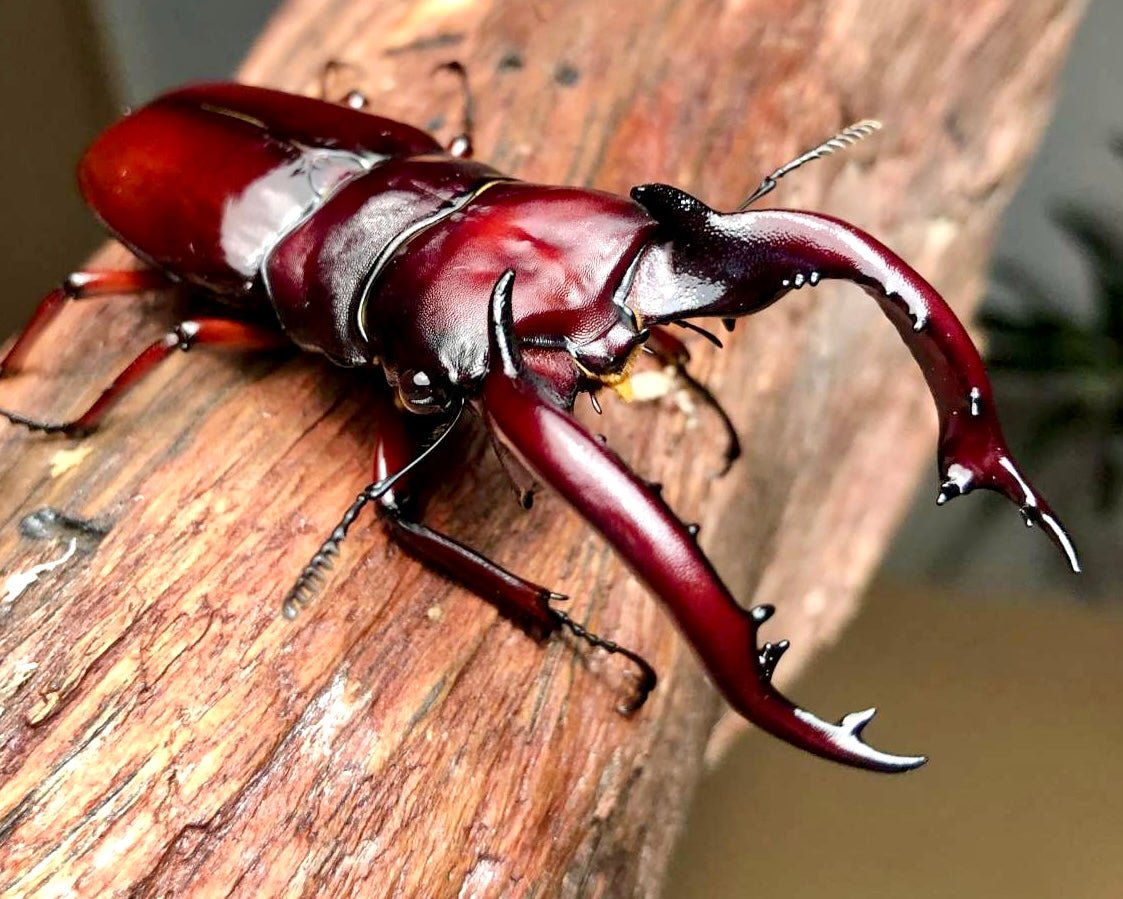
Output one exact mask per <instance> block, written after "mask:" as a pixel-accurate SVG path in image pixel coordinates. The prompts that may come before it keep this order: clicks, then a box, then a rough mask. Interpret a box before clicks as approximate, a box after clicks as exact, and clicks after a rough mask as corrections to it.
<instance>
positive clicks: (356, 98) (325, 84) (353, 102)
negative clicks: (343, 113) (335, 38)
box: [320, 59, 370, 109]
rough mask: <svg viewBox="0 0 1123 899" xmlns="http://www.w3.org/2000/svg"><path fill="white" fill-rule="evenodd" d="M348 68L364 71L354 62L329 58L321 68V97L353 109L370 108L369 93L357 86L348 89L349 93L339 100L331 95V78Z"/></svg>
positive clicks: (354, 70) (360, 73) (357, 71)
mask: <svg viewBox="0 0 1123 899" xmlns="http://www.w3.org/2000/svg"><path fill="white" fill-rule="evenodd" d="M347 69H349V70H351V71H352V72H356V73H358V74H359V75H362V73H363V70H362V67H361V66H358V65H356V64H355V63H353V62H344V61H343V60H341V59H329V60H328V61H327V62H325V63H324V67H323V68H322V69H320V99H321V100H324V101H326V102H328V103H338V104H339V105H340V106H349V107H350V108H351V109H367V108H369V107H370V100H369V98H368V97H367V95H366V94H364V93H363V92H362V91H360V90H356V89H355V88H351V89H350V90H348V91H347V93H345V94H344V95H343V96H342V97H340V98H339V99H338V100H336V99H332V97H331V96H330V94H331V89H330V80H331V78H332V76H334V75H335V74H337V73H338V72H342V71H344V70H347Z"/></svg>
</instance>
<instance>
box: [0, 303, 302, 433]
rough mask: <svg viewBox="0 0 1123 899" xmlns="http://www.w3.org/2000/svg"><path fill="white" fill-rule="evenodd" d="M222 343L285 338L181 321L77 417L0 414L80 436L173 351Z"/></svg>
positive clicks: (250, 345)
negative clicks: (50, 419) (58, 418)
mask: <svg viewBox="0 0 1123 899" xmlns="http://www.w3.org/2000/svg"><path fill="white" fill-rule="evenodd" d="M206 344H209V345H212V346H222V347H228V348H232V349H241V350H263V349H274V348H277V347H282V346H286V345H287V344H288V341H287V339H286V338H285V337H284V335H283V334H281V333H280V332H279V331H275V330H272V329H269V328H263V327H260V326H258V325H251V324H246V323H244V322H238V321H231V320H229V319H221V318H199V319H194V320H191V321H183V322H180V323H179V324H178V325H176V326H175V327H174V328H173V329H172V330H171V331H169V332H168V333H167V334H166V335H164V337H162V338H161V339H160V340H157V341H156V342H155V343H152V344H151V345H150V346H149V347H148V348H147V349H145V350H144V351H143V352H142V353H141V354H140V355H139V356H137V357H136V358H135V359H134V360H133V361H132V362H130V363H129V364H128V365H127V366H126V367H125V369H124V370H123V371H122V372H121V373H120V374H119V375H118V376H117V377H116V378H115V379H114V381H113V383H112V384H110V385H109V386H108V387H107V388H106V389H105V390H104V391H102V394H101V396H99V397H98V398H97V400H95V401H94V403H93V405H91V406H90V407H89V408H88V409H87V410H86V411H85V412H83V413H82V414H81V415H79V416H78V417H77V418H74V419H71V420H69V421H62V422H48V421H40V420H38V419H34V418H29V417H27V416H25V415H22V414H20V413H18V412H12V411H9V410H6V409H0V416H3V417H4V418H6V419H8V421H10V422H11V423H12V424H15V425H22V426H23V427H25V428H27V429H28V430H31V431H39V432H42V433H45V434H65V435H66V436H68V437H82V436H85V435H86V434H89V433H90V432H91V431H94V430H96V429H97V427H98V425H100V424H101V422H102V419H104V418H105V415H106V414H107V413H108V412H109V410H110V409H111V408H112V407H113V406H114V405H116V403H117V402H118V401H120V399H121V398H122V397H123V396H124V395H125V394H126V393H128V391H129V390H131V389H132V388H133V387H134V386H135V385H136V383H137V382H138V381H140V380H141V379H142V378H143V377H144V376H145V375H147V374H149V373H150V372H151V371H152V370H153V369H154V368H155V367H156V366H157V365H159V364H160V363H161V362H163V361H164V360H165V359H167V358H168V357H169V356H171V355H172V354H173V353H175V352H176V351H184V352H186V351H187V350H189V349H191V347H193V346H197V345H206Z"/></svg>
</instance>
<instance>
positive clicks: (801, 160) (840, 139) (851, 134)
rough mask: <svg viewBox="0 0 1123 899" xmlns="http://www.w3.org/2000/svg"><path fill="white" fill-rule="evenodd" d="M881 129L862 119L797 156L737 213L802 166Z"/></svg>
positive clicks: (764, 181) (761, 185) (755, 192)
mask: <svg viewBox="0 0 1123 899" xmlns="http://www.w3.org/2000/svg"><path fill="white" fill-rule="evenodd" d="M880 129H881V122H879V121H877V119H862V121H860V122H855V123H854V124H853V125H850V126H848V127H846V128H843V129H842V130H841V131H840V132H838V134H836V135H834V136H833V137H831V138H829V139H827V140H825V141H823V142H822V143H821V144H819V146H817V147H814V148H813V149H810V150H808V151H807V152H806V153H803V154H801V155H799V156H797V157H796V158H795V159H793V160H792V161H791V162H789V163H787V164H785V165H782V166H780V167H779V168H778V169H776V171H774V172H773V173H772V174H771V175H769V176H768V177H766V178H765V179H764V180H763V181H761V182H760V187H758V188H757V189H756V190H754V191H753V192H752V193H751V194H749V198H748V199H747V200H745V202H744V203H742V204H741V205H740V206H738V207H737V211H738V212H744V211H745V209H747V208H748V207H749V206H751V205H752V204H753V203H755V202H756V201H757V200H759V199H760V198H761V197H763V196H764V195H765V194H767V193H771V192H772V190H773V189H774V188H775V187H776V182H778V181H779V180H780V179H781V178H783V177H784V176H785V175H787V174H789V173H790V172H794V171H795V170H796V169H798V168H799V167H800V166H803V165H806V164H807V163H809V162H811V161H812V160H813V159H822V158H823V157H824V156H830V155H831V154H832V153H837V152H838V151H839V150H845V149H846V148H847V147H851V146H853V145H854V144H856V143H858V141H860V140H862V138H865V137H869V136H870V135H871V134H873V133H874V132H875V131H879V130H880Z"/></svg>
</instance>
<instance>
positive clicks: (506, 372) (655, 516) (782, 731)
mask: <svg viewBox="0 0 1123 899" xmlns="http://www.w3.org/2000/svg"><path fill="white" fill-rule="evenodd" d="M513 280H514V279H513V275H512V274H511V273H510V272H508V273H506V274H505V275H504V276H503V277H502V278H501V279H500V280H499V282H498V283H497V284H496V287H495V291H494V295H493V297H492V307H491V319H492V325H491V349H490V354H491V356H490V359H491V361H490V372H489V374H488V375H487V377H486V379H485V382H484V386H483V390H482V393H481V395H480V398H479V403H480V406H481V407H482V409H483V412H484V414H485V415H486V417H487V421H488V424H489V425H490V427H491V428H492V429H493V430H494V431H495V433H496V434H497V435H498V436H499V438H500V439H501V440H503V441H504V442H505V443H506V444H507V445H508V446H510V447H511V448H512V449H513V450H514V451H515V452H516V453H518V455H519V456H520V457H521V458H522V459H523V460H524V462H525V463H526V464H527V465H528V467H529V468H530V469H531V470H532V471H534V472H535V473H536V474H537V475H538V476H539V477H540V478H542V480H543V481H545V482H547V483H549V484H550V486H551V487H553V488H554V489H555V490H556V491H557V492H558V493H560V494H561V495H562V496H563V497H564V498H565V499H566V500H567V501H568V502H569V503H570V505H572V506H573V507H574V508H575V509H576V510H577V511H578V512H579V513H580V514H581V515H582V516H583V517H584V518H585V519H586V520H587V521H588V522H589V523H590V524H591V525H592V526H593V527H594V528H596V530H598V531H599V532H600V533H601V534H602V535H603V536H604V537H605V539H607V540H608V541H609V542H610V543H611V544H612V546H613V547H614V548H615V549H616V551H617V552H618V553H619V554H620V555H621V556H622V557H623V558H624V560H625V561H626V562H627V563H628V565H629V566H630V567H631V569H632V571H633V572H635V574H636V576H637V577H638V578H639V579H640V580H641V581H643V582H644V583H645V584H646V585H647V586H648V588H649V589H650V590H651V591H652V592H653V593H654V594H655V595H656V596H657V597H658V598H659V599H660V600H661V601H662V602H663V603H664V604H665V606H666V607H667V609H668V610H669V611H670V613H671V614H672V615H673V616H674V618H675V620H676V621H677V623H678V625H679V627H680V629H681V630H682V632H683V633H684V634H685V635H686V637H687V639H688V640H689V641H690V643H691V645H692V646H693V647H694V649H695V651H696V652H697V653H698V655H699V657H700V658H701V660H702V663H703V664H704V665H705V667H706V670H707V671H708V673H709V675H710V677H711V678H712V680H713V681H714V683H715V685H716V686H717V687H718V689H719V690H720V691H721V692H722V694H723V695H724V696H725V698H726V699H727V700H728V701H729V703H730V704H731V705H732V706H733V707H734V708H735V709H737V711H738V712H740V713H741V714H742V715H744V716H745V717H746V718H748V719H749V720H750V721H752V722H753V723H754V724H757V725H758V726H760V727H761V728H762V729H764V730H766V731H768V732H769V733H771V734H774V735H775V736H778V737H780V738H781V739H784V740H787V741H788V742H789V743H792V744H793V745H795V746H798V747H800V748H802V749H806V750H808V751H809V752H813V753H815V754H816V755H820V756H823V757H825V758H828V759H832V760H834V761H837V762H842V763H844V764H847V765H852V766H855V767H859V768H867V769H871V770H875V771H886V772H894V771H905V770H908V769H910V768H915V767H917V766H919V765H921V764H923V763H924V761H925V759H924V758H922V757H920V756H897V755H890V754H889V753H885V752H880V751H878V750H876V749H874V748H872V747H871V746H869V745H868V744H866V743H864V742H863V741H862V739H861V734H862V730H863V728H864V727H865V726H866V725H867V724H868V723H869V721H870V719H871V718H872V717H873V710H872V709H870V710H867V711H864V712H856V713H854V714H852V715H847V716H846V717H845V718H843V719H842V721H841V722H840V723H838V724H830V723H828V722H826V721H822V720H820V719H819V718H817V717H816V716H815V715H813V714H811V713H810V712H807V711H805V710H804V709H801V708H798V707H797V706H795V705H793V704H792V703H791V702H789V701H788V700H787V699H786V698H784V697H783V696H782V695H781V694H780V693H779V692H777V691H776V689H775V688H774V687H773V686H772V672H773V670H774V668H775V666H776V663H777V662H778V661H779V658H780V656H781V655H782V654H783V652H784V650H785V649H786V648H787V644H786V643H784V642H781V643H776V644H770V643H766V644H764V645H763V646H761V645H760V644H759V643H758V639H757V638H758V632H759V630H760V627H761V625H763V624H764V622H765V621H767V620H768V618H769V616H770V615H771V614H772V609H771V608H770V607H768V606H758V607H757V608H755V609H753V610H752V611H746V610H745V609H742V608H741V607H740V606H739V605H738V604H737V602H736V600H735V599H734V598H733V596H732V595H731V594H730V593H729V591H728V590H727V589H726V587H725V585H724V584H723V583H722V582H721V579H720V578H719V577H718V575H717V572H716V571H714V568H713V566H712V565H711V564H710V562H709V560H708V559H707V558H706V556H705V555H704V554H703V553H702V551H701V550H700V549H699V547H698V545H697V543H696V542H695V538H694V535H693V534H692V533H691V531H690V530H689V529H688V528H687V527H686V525H684V524H683V523H682V522H681V521H679V519H678V518H677V517H676V516H675V515H674V513H673V512H672V511H671V509H670V507H668V506H667V504H666V503H665V502H664V501H663V499H662V498H661V496H660V495H659V494H658V493H656V492H655V491H653V490H652V489H651V488H650V487H649V486H648V485H647V484H646V483H644V482H643V481H642V480H640V478H639V477H637V476H636V475H635V474H634V473H633V472H632V471H630V470H629V469H628V468H627V466H626V465H625V464H624V463H623V462H622V461H621V460H620V459H619V457H617V456H616V455H615V454H614V453H613V452H612V451H611V450H609V449H608V448H607V447H605V446H603V445H602V444H601V443H600V442H599V441H597V440H596V438H594V437H593V436H592V435H591V434H590V433H589V432H588V431H587V430H585V428H584V427H582V426H581V425H580V424H579V423H578V422H577V421H576V420H575V419H574V418H573V417H572V416H571V415H569V414H568V413H567V412H565V411H564V410H563V409H562V408H559V406H558V405H557V404H555V402H554V401H553V398H552V397H551V391H550V388H549V385H548V384H545V383H544V382H542V381H541V380H540V379H538V378H536V377H535V375H534V374H533V373H531V372H528V371H527V370H526V369H525V368H524V367H523V365H522V359H521V356H520V353H519V350H518V346H517V345H516V343H515V339H514V321H513V315H512V310H511V298H512V284H513Z"/></svg>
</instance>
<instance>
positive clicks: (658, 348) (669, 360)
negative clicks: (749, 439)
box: [644, 325, 741, 477]
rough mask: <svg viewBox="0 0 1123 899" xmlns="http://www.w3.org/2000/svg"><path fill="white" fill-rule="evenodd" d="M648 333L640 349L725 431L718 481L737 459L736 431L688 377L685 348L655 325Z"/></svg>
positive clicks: (704, 388) (707, 392) (714, 401)
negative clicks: (667, 369)
mask: <svg viewBox="0 0 1123 899" xmlns="http://www.w3.org/2000/svg"><path fill="white" fill-rule="evenodd" d="M650 331H651V336H650V337H648V339H647V343H645V344H644V346H645V347H646V348H647V349H650V350H651V353H652V355H654V356H655V358H656V359H658V360H659V362H661V363H662V364H663V365H665V366H670V367H671V368H673V369H674V370H675V376H676V377H677V378H678V379H679V380H681V381H682V382H683V383H684V384H685V385H686V386H687V388H688V389H689V390H690V392H691V393H693V394H694V395H695V396H696V397H697V398H698V399H699V400H701V401H702V403H703V404H705V405H707V406H709V407H710V408H711V409H713V411H714V412H715V413H717V416H718V418H720V419H721V425H722V427H723V428H724V429H725V452H724V454H723V463H722V467H721V469H720V470H719V471H718V472H716V474H715V477H721V476H722V475H724V474H726V473H728V471H729V469H730V468H731V467H732V466H733V463H734V462H736V461H737V460H738V459H739V458H741V438H740V437H738V436H737V428H736V427H734V425H733V420H732V419H731V418H730V417H729V413H728V412H726V411H725V408H724V407H723V406H722V405H721V403H720V402H718V400H717V397H715V396H714V395H713V394H712V393H711V392H710V389H709V388H708V387H707V386H706V385H705V384H703V383H702V382H701V381H699V380H698V379H696V378H695V377H694V376H693V375H691V374H690V372H689V370H688V369H687V367H686V366H687V365H688V364H689V363H690V350H688V349H687V348H686V344H685V343H683V342H682V341H681V340H679V339H678V338H677V337H676V336H675V335H674V334H672V333H671V332H670V331H668V330H667V329H666V328H664V327H662V326H658V325H657V326H655V327H653V328H651V329H650Z"/></svg>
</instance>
